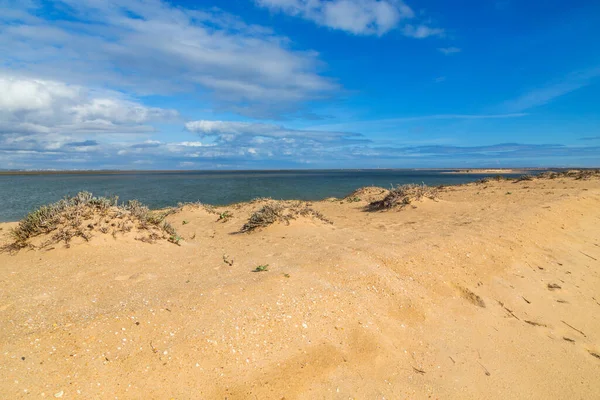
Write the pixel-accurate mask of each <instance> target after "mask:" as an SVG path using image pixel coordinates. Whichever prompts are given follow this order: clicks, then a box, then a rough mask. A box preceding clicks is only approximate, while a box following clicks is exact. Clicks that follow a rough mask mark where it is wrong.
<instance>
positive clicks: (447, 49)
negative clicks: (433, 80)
mask: <svg viewBox="0 0 600 400" xmlns="http://www.w3.org/2000/svg"><path fill="white" fill-rule="evenodd" d="M438 51H439V52H440V53H442V54H444V55H447V56H449V55H452V54H456V53H460V52H461V49H459V48H458V47H440V48H439V49H438Z"/></svg>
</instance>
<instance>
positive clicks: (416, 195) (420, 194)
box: [367, 184, 439, 211]
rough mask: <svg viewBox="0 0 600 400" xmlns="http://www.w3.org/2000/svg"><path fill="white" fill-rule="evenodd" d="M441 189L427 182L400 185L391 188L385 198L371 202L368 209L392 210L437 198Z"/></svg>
mask: <svg viewBox="0 0 600 400" xmlns="http://www.w3.org/2000/svg"><path fill="white" fill-rule="evenodd" d="M438 192H439V190H438V189H437V188H434V187H431V186H427V185H425V184H422V185H415V184H408V185H400V186H397V187H396V188H394V189H392V190H390V192H389V193H388V195H387V196H385V197H384V198H383V200H379V201H374V202H371V203H370V204H369V205H368V206H367V210H368V211H380V210H390V209H392V208H396V207H398V206H399V207H401V208H404V207H406V206H407V205H409V204H411V203H412V202H414V201H420V200H422V199H424V198H428V199H432V200H435V199H437V195H438Z"/></svg>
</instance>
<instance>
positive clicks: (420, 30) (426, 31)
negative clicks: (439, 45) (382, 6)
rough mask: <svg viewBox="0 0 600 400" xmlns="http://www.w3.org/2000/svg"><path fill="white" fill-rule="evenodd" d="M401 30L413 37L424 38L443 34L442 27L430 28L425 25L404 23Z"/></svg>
mask: <svg viewBox="0 0 600 400" xmlns="http://www.w3.org/2000/svg"><path fill="white" fill-rule="evenodd" d="M403 32H404V34H405V35H406V36H408V37H412V38H415V39H425V38H428V37H430V36H444V30H443V29H440V28H431V27H429V26H427V25H416V26H415V25H406V26H405V27H404V29H403Z"/></svg>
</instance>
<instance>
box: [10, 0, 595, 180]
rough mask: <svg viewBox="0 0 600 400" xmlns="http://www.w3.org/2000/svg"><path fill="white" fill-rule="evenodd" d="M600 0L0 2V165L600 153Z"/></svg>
mask: <svg viewBox="0 0 600 400" xmlns="http://www.w3.org/2000/svg"><path fill="white" fill-rule="evenodd" d="M598 38H600V2H597V1H577V0H576V1H558V0H549V1H544V2H541V1H515V0H496V1H494V0H478V1H476V0H465V1H462V2H458V3H457V2H448V1H442V0H421V1H418V0H414V1H413V0H406V1H405V2H403V1H400V0H228V1H208V0H206V1H170V2H168V1H160V0H129V1H125V0H60V1H41V0H0V54H1V55H0V168H3V169H100V168H107V169H261V168H265V169H272V168H411V167H414V168H423V167H425V168H427V167H428V168H439V167H495V166H505V167H510V166H528V167H536V166H599V164H600V96H599V95H600V41H599V40H598Z"/></svg>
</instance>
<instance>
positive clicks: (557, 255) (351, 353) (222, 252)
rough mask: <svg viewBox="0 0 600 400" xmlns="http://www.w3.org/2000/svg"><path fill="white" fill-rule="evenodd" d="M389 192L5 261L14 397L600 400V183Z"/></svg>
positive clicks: (198, 214) (241, 210) (180, 224)
mask: <svg viewBox="0 0 600 400" xmlns="http://www.w3.org/2000/svg"><path fill="white" fill-rule="evenodd" d="M377 190H378V189H373V188H371V189H368V190H365V191H363V192H357V193H354V194H352V195H351V196H348V197H347V198H346V199H328V200H326V201H321V202H311V203H310V204H308V206H310V207H311V208H313V209H314V210H316V211H318V212H320V213H322V214H323V215H324V216H325V217H326V218H327V219H328V220H330V221H331V222H332V224H328V223H324V222H323V221H320V220H318V219H315V218H311V217H310V216H309V217H300V218H296V219H292V220H289V221H287V223H275V224H273V225H271V226H269V227H266V228H263V229H259V230H257V231H255V232H251V233H244V234H240V233H238V231H239V230H240V228H241V227H242V226H243V225H244V223H246V221H247V220H248V218H249V216H250V215H251V214H252V213H253V212H255V211H256V210H258V209H260V207H262V206H264V204H265V201H264V200H263V201H257V202H253V203H245V204H238V205H234V206H230V207H220V208H216V209H214V210H213V211H214V212H209V211H207V210H206V209H205V208H202V207H192V206H190V207H184V208H183V209H182V210H180V211H179V212H177V213H174V214H172V215H169V216H168V217H167V220H168V221H169V223H170V224H171V225H172V226H173V227H175V228H176V229H177V232H178V234H179V235H180V236H181V238H182V240H181V241H180V242H179V244H180V245H179V246H177V245H175V244H173V243H169V242H167V241H157V242H155V243H153V244H149V243H144V242H141V241H139V240H135V237H133V236H131V235H128V234H123V235H120V236H117V237H116V238H114V237H113V236H111V235H101V234H98V235H95V236H94V237H93V238H92V239H91V240H90V241H89V242H86V241H84V240H79V239H77V238H75V239H74V240H73V242H72V243H71V246H70V248H65V247H64V246H60V245H57V246H54V248H53V249H43V250H28V249H23V250H21V251H19V252H18V253H15V254H9V253H2V254H0V266H1V267H0V272H1V274H2V275H1V276H2V278H1V282H0V289H1V290H0V294H1V296H0V313H1V314H0V315H1V316H2V321H4V322H3V324H2V326H1V327H0V343H1V350H0V356H1V357H2V360H1V362H0V376H1V377H2V378H0V393H2V394H3V396H4V397H6V398H27V397H32V396H33V397H40V396H42V395H43V396H44V397H46V398H54V397H60V398H86V399H87V398H99V399H100V398H102V399H104V398H119V399H127V398H131V399H134V398H175V399H204V398H206V399H212V398H220V399H225V398H227V399H247V398H250V399H251V398H258V399H271V398H272V399H282V398H285V399H296V398H298V399H318V398H327V399H329V398H339V399H348V398H356V399H362V398H386V399H396V398H460V399H464V398H536V399H547V398H565V399H566V398H595V397H598V396H600V382H599V381H598V379H597V377H598V376H599V374H600V359H598V358H597V357H596V355H598V354H600V337H599V332H600V319H599V317H598V316H599V315H600V314H599V311H600V293H599V292H598V289H597V288H598V286H599V284H600V275H599V269H598V268H599V261H598V260H599V259H600V242H599V241H598V237H600V235H599V234H600V224H598V220H599V219H600V207H598V206H599V205H600V180H598V179H589V180H575V179H572V178H566V177H560V178H557V179H540V180H533V181H528V180H525V181H521V182H516V183H515V182H513V181H504V180H500V181H490V182H487V183H484V184H469V185H462V186H452V187H446V188H444V189H443V190H442V191H441V192H440V193H439V195H438V198H436V199H435V200H431V199H425V200H423V201H420V202H416V203H413V204H411V205H410V206H408V207H404V208H403V209H402V210H401V211H395V210H392V211H377V212H366V211H365V206H366V205H367V201H374V200H375V199H376V198H377V196H378V195H381V196H384V195H385V194H386V193H387V190H384V189H381V190H382V192H381V193H377ZM367 197H368V198H367ZM226 211H229V213H230V216H228V217H227V218H225V219H223V218H220V215H222V214H223V213H224V212H226ZM11 226H14V224H2V225H0V227H2V231H0V234H2V233H3V232H7V231H8V229H9V228H10V227H11ZM3 240H5V241H7V240H8V239H7V238H4V239H3ZM260 265H268V268H267V271H264V272H252V271H253V270H255V269H256V267H257V266H260Z"/></svg>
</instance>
